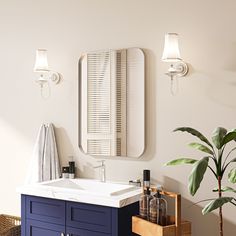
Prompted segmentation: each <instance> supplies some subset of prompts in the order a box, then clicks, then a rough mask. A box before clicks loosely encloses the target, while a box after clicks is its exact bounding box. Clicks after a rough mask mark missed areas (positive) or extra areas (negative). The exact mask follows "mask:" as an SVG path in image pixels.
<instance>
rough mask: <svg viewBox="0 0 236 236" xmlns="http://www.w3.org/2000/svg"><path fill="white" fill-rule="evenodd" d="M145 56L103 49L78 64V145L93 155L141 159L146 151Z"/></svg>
mask: <svg viewBox="0 0 236 236" xmlns="http://www.w3.org/2000/svg"><path fill="white" fill-rule="evenodd" d="M144 68H145V65H144V54H143V52H142V50H141V49H139V48H130V49H122V50H103V51H96V52H89V53H85V54H84V55H82V57H81V58H80V61H79V69H80V70H79V94H80V104H79V124H80V125H79V126H80V128H79V144H80V148H81V149H82V151H83V152H84V153H86V154H88V155H92V156H102V157H104V156H111V157H112V156H122V157H127V156H129V157H139V156H140V155H141V154H142V153H143V151H144V144H145V140H144V139H145V135H144V133H145V130H144V128H145V121H144V117H145V114H144V110H145V109H144V89H145V88H144V73H145V71H144Z"/></svg>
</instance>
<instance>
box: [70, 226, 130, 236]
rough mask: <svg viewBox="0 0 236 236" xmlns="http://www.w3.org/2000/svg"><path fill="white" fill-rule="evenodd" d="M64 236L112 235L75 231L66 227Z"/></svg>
mask: <svg viewBox="0 0 236 236" xmlns="http://www.w3.org/2000/svg"><path fill="white" fill-rule="evenodd" d="M66 236H112V235H111V234H105V233H100V232H95V231H90V230H84V229H75V228H72V227H67V228H66ZM124 236H125V235H124Z"/></svg>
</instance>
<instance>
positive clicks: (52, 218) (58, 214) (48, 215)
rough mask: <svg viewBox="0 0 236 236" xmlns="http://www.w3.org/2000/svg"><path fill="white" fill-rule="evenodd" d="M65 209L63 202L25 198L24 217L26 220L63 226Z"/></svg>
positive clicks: (41, 198) (40, 198) (31, 197)
mask: <svg viewBox="0 0 236 236" xmlns="http://www.w3.org/2000/svg"><path fill="white" fill-rule="evenodd" d="M65 208H66V203H65V201H61V200H56V199H49V198H43V197H33V196H27V197H26V215H27V218H28V219H32V220H39V221H43V222H47V223H52V224H59V225H64V224H65V212H66V211H65Z"/></svg>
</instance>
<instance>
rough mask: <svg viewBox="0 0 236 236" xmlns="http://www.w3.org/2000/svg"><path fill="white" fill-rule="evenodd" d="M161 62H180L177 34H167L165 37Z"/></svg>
mask: <svg viewBox="0 0 236 236" xmlns="http://www.w3.org/2000/svg"><path fill="white" fill-rule="evenodd" d="M162 60H163V61H166V62H176V61H181V60H182V59H181V56H180V52H179V42H178V34H176V33H168V34H166V35H165V46H164V51H163V55H162Z"/></svg>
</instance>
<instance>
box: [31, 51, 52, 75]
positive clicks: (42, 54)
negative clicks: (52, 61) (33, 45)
mask: <svg viewBox="0 0 236 236" xmlns="http://www.w3.org/2000/svg"><path fill="white" fill-rule="evenodd" d="M34 71H35V72H37V71H49V69H48V57H47V50H45V49H38V50H37V51H36V61H35V66H34Z"/></svg>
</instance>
